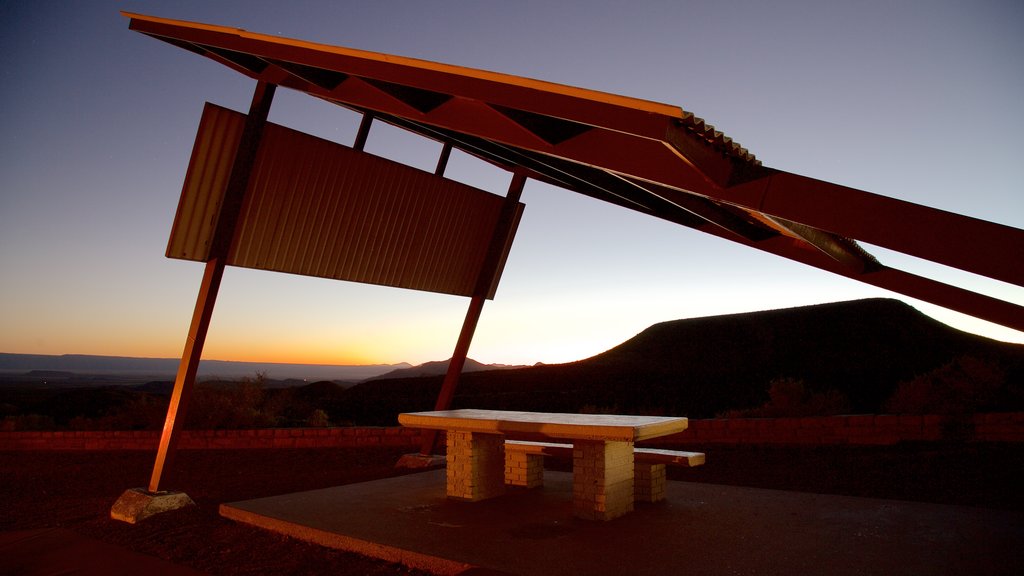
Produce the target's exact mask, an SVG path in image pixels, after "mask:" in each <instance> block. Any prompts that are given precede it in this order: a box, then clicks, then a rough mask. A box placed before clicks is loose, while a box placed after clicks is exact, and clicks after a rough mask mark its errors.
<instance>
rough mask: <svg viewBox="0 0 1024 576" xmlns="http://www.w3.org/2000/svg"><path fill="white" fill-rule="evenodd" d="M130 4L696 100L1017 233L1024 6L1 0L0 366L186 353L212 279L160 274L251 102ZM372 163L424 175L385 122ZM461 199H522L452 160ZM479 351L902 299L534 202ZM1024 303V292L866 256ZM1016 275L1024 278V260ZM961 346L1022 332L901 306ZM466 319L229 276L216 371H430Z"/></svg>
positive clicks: (779, 151) (263, 278) (418, 149)
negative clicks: (131, 21)
mask: <svg viewBox="0 0 1024 576" xmlns="http://www.w3.org/2000/svg"><path fill="white" fill-rule="evenodd" d="M118 10H128V11H134V12H140V13H144V14H150V15H156V16H163V17H168V18H177V19H184V20H193V21H200V22H206V23H212V24H220V25H225V26H235V27H241V28H245V29H247V30H251V31H254V32H261V33H267V34H275V35H281V36H287V37H292V38H301V39H305V40H312V41H317V42H324V43H329V44H335V45H341V46H348V47H352V48H359V49H364V50H374V51H380V52H387V53H393V54H400V55H403V56H411V57H416V58H422V59H427V60H435V61H440V62H446V63H451V64H457V65H461V66H469V67H475V68H483V69H488V70H494V71H499V72H505V73H510V74H515V75H521V76H527V77H532V78H539V79H543V80H549V81H555V82H560V83H564V84H570V85H575V86H581V87H585V88H590V89H596V90H602V91H606V92H613V93H618V94H623V95H627V96H633V97H637V98H644V99H648V100H655V101H659V102H664V103H668V104H674V105H679V106H681V107H682V108H683V109H685V110H688V111H692V112H694V113H696V114H697V115H698V116H701V117H703V118H705V119H706V120H707V121H708V122H710V123H712V124H714V125H715V126H716V127H717V128H718V129H719V130H722V131H723V132H725V133H726V134H727V135H729V136H731V137H732V138H734V139H735V140H736V141H738V142H739V143H740V144H742V145H743V146H745V147H746V148H748V149H749V150H750V151H751V152H753V153H754V154H756V155H757V157H758V158H760V159H761V160H763V162H764V163H765V164H766V165H768V166H771V167H774V168H779V169H782V170H786V171H790V172H795V173H798V174H803V175H806V176H811V177H815V178H820V179H823V180H827V181H831V182H836V183H840V184H844V185H847V186H852V187H855V188H860V189H863V190H868V191H871V192H875V193H878V194H883V195H886V196H891V197H895V198H900V199H903V200H908V201H911V202H916V203H919V204H924V205H928V206H933V207H937V208H942V209H945V210H950V211H953V212H958V213H961V214H967V215H970V216H974V217H977V218H982V219H985V220H990V221H993V222H998V223H1002V224H1007V225H1010V226H1014V227H1017V228H1024V170H1021V169H1020V162H1021V158H1022V157H1024V145H1022V142H1021V138H1022V135H1024V106H1022V105H1021V104H1022V103H1024V66H1022V65H1021V62H1022V59H1024V34H1022V33H1021V31H1022V30H1024V3H1021V2H1019V1H1007V2H986V1H977V0H975V1H964V2H948V1H925V2H898V1H887V2H871V1H869V2H834V3H833V2H821V1H805V2H757V1H724V0H719V1H714V2H685V1H671V2H660V1H659V2H652V1H649V2H643V1H640V2H636V1H628V2H627V1H622V2H609V1H601V2H510V1H508V0H504V1H474V2H469V1H465V2H457V1H408V2H401V1H375V2H369V1H367V2H326V1H324V2H311V1H305V2H303V1H288V2H269V1H262V2H254V1H235V2H229V1H223V2H210V1H197V2H161V1H124V2H113V1H107V2H104V1H91V2H48V1H38V0H32V1H28V0H26V1H10V0H0V63H2V66H0V74H2V81H0V126H2V129H0V351H3V352H18V353H41V354H63V353H80V354H106V355H125V356H156V357H174V356H178V355H180V353H181V349H182V345H183V343H184V339H185V335H186V331H187V328H188V323H189V319H190V316H191V312H192V307H193V305H194V302H195V297H196V292H197V289H198V287H199V281H200V278H201V275H202V265H201V264H197V263H192V262H184V261H177V260H169V259H166V258H164V256H163V254H164V249H165V245H166V241H167V236H168V233H169V230H170V225H171V220H172V218H173V216H174V211H175V207H176V205H177V200H178V195H179V192H180V187H181V183H182V179H183V177H184V174H185V170H186V167H187V162H188V157H189V153H190V151H191V147H192V140H193V138H194V135H195V131H196V127H197V125H198V120H199V116H200V113H201V110H202V106H203V103H204V102H205V101H211V102H214V103H216V104H220V105H223V106H228V107H231V108H234V109H236V110H241V111H245V110H246V109H247V106H248V102H249V99H250V97H251V94H252V89H253V82H252V81H251V80H248V79H246V78H244V77H242V76H241V75H238V74H236V73H234V72H232V71H230V70H228V69H227V68H225V67H223V66H220V65H218V64H215V63H213V62H211V61H209V60H206V59H204V58H200V57H198V56H196V55H194V54H191V53H189V52H186V51H184V50H181V49H178V48H174V47H172V46H170V45H168V44H165V43H162V42H158V41H156V40H153V39H151V38H148V37H145V36H142V35H140V34H137V33H134V32H130V31H128V28H127V26H128V20H127V19H126V18H124V17H122V16H121V15H119V14H118ZM271 120H272V121H274V122H277V123H280V124H284V125H286V126H289V127H292V128H296V129H299V130H303V131H306V132H310V133H313V134H316V135H318V136H321V137H325V138H329V139H332V140H336V141H338V142H342V143H345V144H350V143H351V141H352V139H353V137H354V135H355V128H356V125H357V122H358V118H357V117H356V116H355V115H354V114H353V113H351V112H348V111H346V110H344V109H342V108H339V107H335V106H330V105H327V104H324V103H322V102H319V101H315V100H313V99H311V98H309V97H305V96H302V95H300V94H296V93H293V92H290V91H287V90H284V91H279V92H278V95H277V97H276V99H275V102H274V107H273V109H272V111H271ZM367 150H368V151H371V152H374V153H377V154H381V155H385V156H388V157H391V158H395V159H398V160H401V161H404V162H407V163H410V164H413V165H415V166H419V167H422V168H425V169H432V167H433V165H434V162H435V161H436V157H437V153H438V152H439V145H437V144H436V143H433V142H429V141H424V140H420V139H418V138H416V137H414V136H411V135H407V134H403V133H401V132H400V131H397V130H394V129H388V128H387V127H383V126H380V125H379V124H378V125H375V127H374V130H373V131H372V132H371V135H370V140H369V143H368V146H367ZM448 175H449V176H450V177H453V178H456V179H459V180H463V181H465V182H468V183H470V184H473V185H475V186H479V187H481V188H484V189H486V190H489V191H492V192H496V193H500V194H504V191H505V187H506V185H507V183H508V180H509V177H508V175H507V174H506V173H503V172H501V171H499V170H497V169H495V168H492V167H490V166H487V165H484V164H482V163H480V162H477V161H474V160H473V159H470V158H466V157H464V156H460V155H455V156H453V160H452V164H450V166H449V172H448ZM523 200H524V202H525V203H526V205H527V208H526V214H525V217H524V221H523V223H522V225H521V227H520V229H519V234H518V237H517V239H516V244H515V245H514V247H513V251H512V255H511V257H510V259H509V262H508V265H507V267H506V269H505V274H504V277H503V280H502V284H501V286H500V288H499V290H498V295H497V298H496V299H495V300H494V301H492V302H488V304H487V305H486V306H485V308H484V313H483V317H482V319H481V322H480V326H479V329H478V331H477V335H476V338H475V340H474V343H473V347H472V349H471V351H470V356H472V357H474V358H477V359H478V360H481V361H484V362H501V363H533V362H538V361H541V362H563V361H570V360H576V359H580V358H584V357H587V356H590V355H593V354H595V353H598V352H601V351H603V350H605V349H607V348H609V347H611V346H613V345H615V344H617V343H619V342H621V341H623V340H625V339H627V338H629V337H631V336H633V335H634V334H636V333H637V332H639V331H641V330H643V329H644V328H646V327H647V326H649V325H651V324H653V323H656V322H660V321H664V320H672V319H677V318H690V317H698V316H707V315H714V314H722V313H733V312H744V311H752V310H763V309H773V308H782V307H790V306H799V305H805V304H813V303H819V302H829V301H837V300H848V299H854V298H867V297H878V296H882V297H896V295H894V294H892V293H889V292H886V291H883V290H880V289H876V288H873V287H870V286H867V285H862V284H860V283H858V282H855V281H852V280H848V279H844V278H841V277H836V276H832V275H830V274H828V273H826V272H822V271H819V270H816V269H812V268H807V267H804V266H802V265H799V264H796V263H793V262H790V261H788V260H784V259H781V258H778V257H774V256H771V255H767V254H762V253H760V252H757V251H754V250H750V249H745V248H743V247H741V246H739V245H736V244H732V243H730V242H727V241H724V240H720V239H717V238H713V237H709V236H706V235H703V234H701V233H698V232H694V231H691V230H688V229H685V228H682V227H679V226H675V225H672V224H668V223H665V222H661V221H658V220H654V219H650V218H645V217H643V216H641V215H639V214H635V213H631V212H628V211H625V210H622V209H620V208H616V207H613V206H610V205H605V204H602V203H600V202H598V201H595V200H591V199H588V198H585V197H582V196H576V195H574V194H572V193H570V192H567V191H564V190H561V189H558V188H552V187H549V186H545V185H542V184H539V183H537V182H533V181H531V182H529V183H528V185H527V187H526V190H525V192H524V195H523ZM867 248H868V250H869V251H872V252H873V253H875V254H876V255H878V256H879V257H880V259H881V260H882V261H883V263H889V264H894V265H897V266H898V267H903V268H905V269H908V270H910V271H912V272H916V273H919V274H923V275H926V276H930V277H933V278H937V279H940V280H943V281H945V282H949V283H952V284H955V285H959V286H963V287H966V288H969V289H972V290H977V291H982V292H984V293H986V294H991V295H993V296H996V297H999V298H1002V299H1004V300H1009V301H1012V302H1016V303H1018V304H1024V289H1021V288H1019V287H1015V286H1011V285H1008V284H1003V283H999V282H993V281H987V280H985V279H981V278H978V277H976V276H973V275H970V274H965V273H960V272H957V271H955V270H950V269H948V268H944V267H941V266H935V265H932V264H929V263H927V262H921V261H918V260H915V259H910V258H906V257H901V255H899V254H893V253H890V252H887V251H882V250H877V249H874V248H873V247H870V246H867ZM1022 264H1024V263H1022ZM907 301H908V302H909V303H910V304H912V305H914V306H915V307H917V308H918V309H920V310H921V311H922V312H925V313H926V314H929V315H932V316H934V317H936V318H938V319H940V320H942V321H944V322H946V323H949V324H951V325H953V326H956V327H958V328H961V329H965V330H969V331H973V332H978V333H983V334H985V335H988V336H992V337H996V338H999V339H1003V340H1008V341H1016V342H1024V334H1022V333H1020V332H1016V331H1012V330H1008V329H1003V328H999V327H996V326H993V325H991V324H987V323H983V322H980V321H975V320H972V319H969V318H967V317H964V316H962V315H958V314H955V313H951V312H948V311H945V310H943V309H941V308H937V307H934V306H930V305H926V304H924V303H921V302H918V301H914V300H907ZM467 304H468V301H467V300H465V299H463V298H458V297H453V296H443V295H436V294H423V293H415V292H409V291H403V290H399V289H392V288H381V287H376V286H365V285H358V284H351V283H344V282H336V281H328V280H322V279H314V278H303V277H298V276H288V275H283V274H275V273H268V272H259V271H251V270H242V269H232V268H229V269H228V271H227V273H226V275H225V280H224V284H223V287H222V290H221V294H220V298H219V300H218V303H217V307H216V310H215V313H214V317H213V325H212V328H211V331H210V336H209V339H208V342H207V347H206V353H205V355H204V357H206V358H213V359H222V360H252V361H281V362H304V363H339V364H340V363H376V362H388V363H392V362H401V361H407V362H412V363H420V362H424V361H428V360H436V359H442V358H447V357H448V356H450V355H451V351H452V348H453V347H454V344H455V340H456V337H457V335H458V331H459V327H460V325H461V322H462V318H463V316H464V314H465V310H466V306H467Z"/></svg>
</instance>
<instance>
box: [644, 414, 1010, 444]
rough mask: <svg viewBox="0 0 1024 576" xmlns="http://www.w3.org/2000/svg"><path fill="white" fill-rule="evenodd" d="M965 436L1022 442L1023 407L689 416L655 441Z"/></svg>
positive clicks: (885, 440) (881, 440) (891, 440)
mask: <svg viewBox="0 0 1024 576" xmlns="http://www.w3.org/2000/svg"><path fill="white" fill-rule="evenodd" d="M942 440H969V441H976V442H1024V412H1004V413H991V414H968V415H962V416H937V415H924V416H921V415H909V414H907V415H895V414H877V415H875V414H859V415H853V416H826V417H814V418H728V419H725V418H721V419H710V420H690V425H689V427H688V428H687V430H686V431H685V432H682V433H680V434H675V435H672V436H666V437H664V438H659V439H656V440H654V441H652V442H653V443H655V444H694V445H702V444H775V445H792V444H808V445H830V444H848V445H860V446H863V445H890V444H896V443H898V442H929V441H942Z"/></svg>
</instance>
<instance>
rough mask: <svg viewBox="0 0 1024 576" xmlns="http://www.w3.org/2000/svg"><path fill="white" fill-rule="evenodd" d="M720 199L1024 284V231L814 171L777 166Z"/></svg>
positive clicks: (726, 190) (719, 194) (725, 192)
mask: <svg viewBox="0 0 1024 576" xmlns="http://www.w3.org/2000/svg"><path fill="white" fill-rule="evenodd" d="M713 196H716V198H715V199H717V200H720V201H723V202H728V203H731V204H737V205H740V206H743V207H746V208H750V209H753V210H757V211H758V212H762V213H764V214H768V215H770V216H777V217H780V218H785V219H786V220H792V221H793V222H799V223H800V224H804V225H807V226H811V227H814V228H817V229H819V230H825V231H827V232H831V233H833V234H837V235H839V236H844V237H846V238H852V239H854V240H857V241H861V242H867V243H869V244H874V245H876V246H881V247H883V248H889V249H891V250H896V251H897V252H902V253H904V254H909V255H911V256H917V257H918V258H924V259H926V260H931V261H932V262H938V263H939V264H945V265H947V266H952V267H954V268H959V269H960V270H965V271H967V272H973V273H975V274H980V275H982V276H987V277H989V278H993V279H996V280H1002V281H1003V282H1009V283H1011V284H1015V285H1017V286H1024V266H1021V265H1020V263H1021V262H1024V230H1019V229H1017V228H1011V227H1010V226H1004V225H1002V224H995V223H993V222H987V221H985V220H979V219H977V218H971V217H970V216H963V215H960V214H955V213H953V212H946V211H944V210H939V209H937V208H929V207H927V206H921V205H919V204H913V203H910V202H906V201H903V200H897V199H895V198H889V197H886V196H880V195H878V194H872V193H870V192H865V191H863V190H857V189H854V188H849V187H846V186H840V185H838V184H832V183H829V182H824V181H821V180H815V179H814V178H808V177H806V176H800V175H797V174H790V173H788V172H775V173H774V174H772V175H771V176H768V177H765V178H760V179H758V180H754V181H751V182H748V183H746V184H741V185H737V186H731V187H729V188H724V189H722V190H721V191H719V192H717V193H714V194H713Z"/></svg>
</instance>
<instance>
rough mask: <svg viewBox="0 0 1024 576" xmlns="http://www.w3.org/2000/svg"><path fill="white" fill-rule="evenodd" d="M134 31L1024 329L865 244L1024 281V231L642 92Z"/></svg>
mask: <svg viewBox="0 0 1024 576" xmlns="http://www.w3.org/2000/svg"><path fill="white" fill-rule="evenodd" d="M125 15H126V16H128V17H129V18H130V19H131V23H130V28H131V29H132V30H136V31H138V32H141V33H144V34H147V35H149V36H152V37H154V38H158V39H160V40H163V41H165V42H168V43H170V44H173V45H175V46H178V47H180V48H184V49H186V50H189V51H191V52H194V53H196V54H199V55H202V56H205V57H207V58H210V59H212V60H215V61H217V62H219V63H221V64H224V65H226V66H228V67H230V68H232V69H234V70H236V71H238V72H240V73H242V74H245V75H246V76H249V77H251V78H254V79H257V80H262V81H265V82H269V83H272V84H277V85H279V86H284V87H287V88H291V89H293V90H297V91H300V92H304V93H307V94H309V95H311V96H315V97H317V98H321V99H323V100H326V101H328V102H332V103H335V104H338V105H341V106H344V107H346V108H350V109H352V110H356V111H358V112H361V113H365V114H370V115H373V116H374V118H377V119H380V120H383V121H385V122H388V123H390V124H393V125H395V126H398V127H401V128H404V129H406V130H409V131H412V132H414V133H417V134H420V135H422V136H425V137H427V138H431V139H434V140H438V141H441V142H444V143H447V144H450V145H451V146H453V147H454V148H457V149H459V150H462V151H464V152H466V153H468V154H471V155H474V156H476V157H479V158H482V159H484V160H486V161H488V162H490V163H492V164H495V165H497V166H500V167H502V168H505V169H507V170H510V171H511V170H517V169H518V170H525V171H526V174H527V175H528V176H530V177H532V178H534V179H536V180H540V181H543V182H546V183H549V184H553V185H556V186H560V187H562V188H566V189H568V190H572V191H574V192H578V193H580V194H584V195H587V196H590V197H593V198H597V199H599V200H603V201H606V202H610V203H612V204H616V205H618V206H622V207H624V208H628V209H630V210H635V211H638V212H641V213H644V214H648V215H651V216H654V217H657V218H661V219H664V220H667V221H670V222H674V223H677V224H680V225H683V226H687V227H690V228H693V229H697V230H701V231H703V232H706V233H710V234H713V235H716V236H719V237H722V238H725V239H728V240H732V241H735V242H739V243H741V244H745V245H748V246H750V247H752V248H757V249H760V250H764V251H767V252H770V253H773V254H777V255H780V256H784V257H786V258H790V259H793V260H796V261H799V262H803V263H805V264H809V265H812V266H815V267H818V268H822V269H825V270H828V271H831V272H834V273H837V274H841V275H844V276H848V277H851V278H854V279H857V280H860V281H863V282H866V283H869V284H873V285H876V286H880V287H882V288H886V289H889V290H893V291H895V292H899V293H903V294H906V295H908V296H912V297H915V298H919V299H922V300H926V301H930V302H933V303H935V304H938V305H941V306H945V307H947V308H951V309H954V310H958V311H961V312H964V313H967V314H971V315H974V316H977V317H980V318H984V319H986V320H990V321H993V322H997V323H1000V324H1004V325H1006V326H1010V327H1013V328H1016V329H1018V330H1024V308H1022V307H1021V306H1018V305H1016V304H1013V303H1009V302H1005V301H1002V300H997V299H994V298H991V297H988V296H984V295H980V294H976V293H974V292H970V291H968V290H964V289H962V288H958V287H954V286H949V285H946V284H942V283H939V282H936V281H934V280H929V279H927V278H922V277H919V276H915V275H913V274H909V273H906V272H903V271H900V270H896V269H894V268H889V267H887V266H884V265H882V264H880V263H879V262H878V261H877V260H876V259H875V258H874V257H873V256H871V255H870V254H868V253H867V252H865V251H864V250H863V249H862V248H861V247H860V246H859V245H858V244H857V242H856V241H855V239H857V240H863V241H865V242H869V243H872V244H877V245H879V246H883V247H886V248H890V249H893V250H896V251H899V252H904V253H907V254H911V255H914V256H918V257H921V258H925V259H930V260H933V261H936V262H940V263H943V264H946V265H949V266H953V267H957V268H961V269H963V270H968V271H971V272H974V273H977V274H981V275H983V276H988V277H990V278H995V279H999V280H1002V281H1005V282H1010V283H1013V284H1016V285H1024V266H1020V263H1021V262H1022V261H1024V232H1022V231H1021V230H1018V229H1015V228H1010V227H1007V226H1002V225H998V224H993V223H990V222H985V221H981V220H977V219H973V218H969V217H966V216H961V215H957V214H952V213H949V212H944V211H941V210H936V209H932V208H927V207H924V206H919V205H915V204H910V203H907V202H902V201H899V200H894V199H891V198H885V197H882V196H877V195H874V194H871V193H868V192H863V191H859V190H854V189H851V188H846V187H843V186H838V185H835V184H830V183H827V182H822V181H818V180H814V179H811V178H806V177H803V176H798V175H796V174H790V173H787V172H783V171H780V170H775V169H771V168H767V167H765V166H762V165H761V163H760V161H758V160H757V159H756V158H755V157H754V156H753V155H752V154H750V153H749V152H748V151H747V150H746V149H744V148H742V147H741V146H739V145H738V144H737V143H736V142H733V141H732V140H731V139H730V138H728V137H726V136H724V135H723V134H722V133H721V132H718V131H716V130H715V129H714V128H713V127H712V126H710V125H709V124H707V123H705V122H704V121H703V120H701V119H700V118H697V117H696V116H694V115H693V114H691V113H689V112H684V111H683V110H682V109H680V108H678V107H675V106H669V105H665V104H659V103H655V102H650V101H646V100H639V99H634V98H628V97H623V96H617V95H612V94H606V93H602V92H596V91H592V90H586V89H581V88H575V87H569V86H564V85H559V84H552V83H548V82H541V81H537V80H531V79H527V78H522V77H517V76H510V75H505V74H497V73H493V72H486V71H481V70H474V69H469V68H462V67H458V66H451V65H446V64H438V63H433V62H427V61H423V60H415V59H411V58H403V57H399V56H393V55H387V54H380V53H374V52H365V51H360V50H353V49H348V48H340V47H335V46H327V45H322V44H314V43H310V42H304V41H298V40H290V39H284V38H279V37H275V36H268V35H262V34H254V33H250V32H246V31H244V30H239V29H235V28H227V27H221V26H212V25H206V24H196V23H190V22H183V21H176V20H168V19H162V18H155V17H150V16H143V15H138V14H128V13H126V14H125Z"/></svg>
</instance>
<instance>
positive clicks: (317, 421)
mask: <svg viewBox="0 0 1024 576" xmlns="http://www.w3.org/2000/svg"><path fill="white" fill-rule="evenodd" d="M330 425H331V420H330V418H328V417H327V412H324V411H323V410H321V409H319V408H317V409H315V410H313V411H312V412H310V414H309V417H308V418H306V426H308V427H310V428H327V427H328V426H330Z"/></svg>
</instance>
